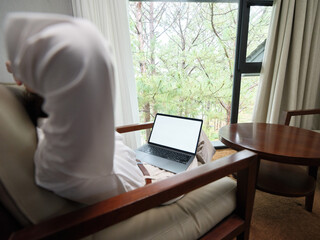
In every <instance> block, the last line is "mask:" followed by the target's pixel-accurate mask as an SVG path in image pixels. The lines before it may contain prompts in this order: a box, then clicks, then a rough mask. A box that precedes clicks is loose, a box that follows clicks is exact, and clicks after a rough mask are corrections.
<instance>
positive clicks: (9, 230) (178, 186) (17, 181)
mask: <svg viewBox="0 0 320 240" xmlns="http://www.w3.org/2000/svg"><path fill="white" fill-rule="evenodd" d="M0 124H1V129H0V151H1V154H0V223H1V226H2V227H1V230H0V239H7V238H8V237H10V239H78V238H85V239H109V238H110V239H129V238H130V239H144V238H145V239H150V238H151V236H152V238H154V239H157V238H160V237H161V238H169V239H170V237H171V238H172V237H174V239H199V238H201V239H233V238H234V237H237V238H238V239H248V238H249V229H250V221H251V215H252V208H253V201H254V195H255V182H256V175H257V157H256V155H255V154H254V153H252V152H250V151H246V150H245V151H241V152H238V153H236V154H234V155H231V156H228V157H225V158H221V159H219V160H216V161H214V162H210V163H208V164H205V165H203V166H200V167H198V168H196V169H193V170H190V171H187V172H184V173H181V174H177V175H175V176H174V177H171V178H168V179H166V180H162V181H159V182H156V183H153V184H149V185H146V186H144V187H142V188H139V189H136V190H133V191H131V192H127V193H123V194H120V195H118V196H115V197H112V198H110V199H107V200H104V201H101V202H99V203H97V204H94V205H91V206H85V205H82V204H79V203H75V202H72V201H69V200H66V199H63V198H61V197H59V196H57V195H55V194H54V193H52V192H50V191H47V190H45V189H42V188H40V187H38V186H36V184H35V183H34V177H33V176H34V167H33V154H34V151H35V148H36V133H35V128H34V127H33V125H32V123H31V122H30V119H29V118H28V116H27V114H26V112H25V111H24V109H23V108H22V106H21V105H20V104H19V102H18V101H17V100H16V99H15V98H14V97H13V96H12V95H11V94H10V92H9V91H8V90H7V89H6V88H4V87H1V86H0ZM151 126H152V123H151V124H150V123H148V124H139V125H130V126H125V127H120V128H118V129H117V131H119V132H128V131H135V130H141V129H146V128H150V127H151ZM234 172H237V176H238V177H237V182H235V181H234V180H231V179H230V178H228V177H225V176H228V175H229V174H232V173H234ZM183 194H185V196H184V197H183V198H182V199H181V200H179V201H178V202H176V203H173V204H171V205H168V206H161V204H162V203H164V202H167V201H169V200H171V199H173V198H175V197H178V196H181V195H183ZM168 226H169V227H171V228H172V226H173V229H171V230H170V229H169V227H168ZM159 234H160V235H159Z"/></svg>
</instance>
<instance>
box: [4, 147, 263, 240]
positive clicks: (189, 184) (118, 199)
mask: <svg viewBox="0 0 320 240" xmlns="http://www.w3.org/2000/svg"><path fill="white" fill-rule="evenodd" d="M257 168H258V161H257V155H256V154H255V153H253V152H250V151H248V150H243V151H241V152H238V153H236V154H233V155H230V156H227V157H225V158H221V159H218V160H216V161H214V162H210V163H208V164H205V165H202V166H200V167H198V168H195V169H192V170H190V171H186V172H183V173H181V174H177V175H175V176H173V177H171V178H168V179H165V180H162V181H159V182H156V183H153V184H149V185H146V186H144V187H142V188H138V189H136V190H133V191H130V192H127V193H123V194H120V195H118V196H115V197H113V198H110V199H107V200H105V201H102V202H99V203H97V204H94V205H92V206H88V207H84V208H82V209H79V210H77V211H75V212H71V213H68V214H65V215H62V216H59V217H56V218H54V219H51V220H48V221H45V222H42V223H39V224H37V225H34V226H30V227H27V228H25V229H22V230H20V231H18V232H16V233H14V234H13V235H12V236H11V238H10V239H43V238H48V239H75V238H82V237H85V236H87V235H90V234H93V233H95V232H98V231H100V230H102V229H104V228H106V227H108V226H111V225H113V224H116V223H118V222H121V221H123V220H125V219H128V218H130V217H132V216H134V215H136V214H138V213H141V212H143V211H145V210H148V209H151V208H153V207H156V206H159V205H160V204H161V203H164V202H166V201H169V200H171V199H173V198H176V197H178V196H181V195H183V194H185V193H188V192H190V191H192V190H194V189H197V188H199V187H201V186H204V185H206V184H208V183H210V182H213V181H215V180H217V179H220V178H222V177H224V176H227V175H229V174H231V173H234V172H237V209H238V210H237V211H236V213H237V215H239V216H240V218H242V219H244V220H246V219H247V218H251V213H252V206H253V199H254V192H255V182H256V175H257ZM249 222H250V221H249Z"/></svg>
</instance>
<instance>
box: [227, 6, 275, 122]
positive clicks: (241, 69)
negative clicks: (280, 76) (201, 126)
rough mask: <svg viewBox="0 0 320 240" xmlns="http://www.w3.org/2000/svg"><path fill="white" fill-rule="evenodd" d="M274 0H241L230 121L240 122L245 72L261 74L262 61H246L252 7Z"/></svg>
mask: <svg viewBox="0 0 320 240" xmlns="http://www.w3.org/2000/svg"><path fill="white" fill-rule="evenodd" d="M272 5H273V0H240V1H239V8H238V10H239V12H238V30H237V39H236V54H235V64H234V65H235V66H234V74H233V89H232V100H231V116H230V122H231V123H237V122H238V114H239V104H240V91H241V78H242V75H243V74H259V73H260V71H261V65H262V62H252V63H251V62H250V63H249V62H246V57H247V56H246V55H247V42H248V33H249V21H250V7H251V6H272Z"/></svg>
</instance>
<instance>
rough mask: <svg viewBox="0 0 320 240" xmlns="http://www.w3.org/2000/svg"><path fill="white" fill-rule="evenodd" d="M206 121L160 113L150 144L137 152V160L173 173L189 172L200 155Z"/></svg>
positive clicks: (155, 121) (155, 122) (155, 120)
mask: <svg viewBox="0 0 320 240" xmlns="http://www.w3.org/2000/svg"><path fill="white" fill-rule="evenodd" d="M202 122H203V121H202V119H195V118H186V117H180V116H172V115H167V114H161V113H158V114H157V115H156V117H155V119H154V123H153V128H152V131H151V133H150V137H149V140H148V143H147V144H145V145H143V146H141V147H140V148H138V149H137V150H135V152H136V157H137V159H139V160H140V161H141V162H145V163H149V164H151V165H153V166H156V167H159V168H162V169H165V170H167V171H170V172H173V173H180V172H183V171H185V170H186V169H187V168H188V167H189V165H190V164H191V163H192V161H193V159H194V157H195V155H196V151H197V146H198V142H199V138H200V133H201V128H202Z"/></svg>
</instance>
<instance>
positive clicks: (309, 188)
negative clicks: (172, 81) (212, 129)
mask: <svg viewBox="0 0 320 240" xmlns="http://www.w3.org/2000/svg"><path fill="white" fill-rule="evenodd" d="M219 135H220V141H221V142H222V143H224V144H225V145H226V146H228V147H231V148H233V149H236V150H242V149H248V150H251V151H254V152H256V153H258V155H259V158H260V159H261V162H260V169H259V174H258V178H257V189H259V190H262V191H265V192H268V193H272V194H277V195H281V196H287V197H302V196H305V197H306V209H307V210H308V211H312V206H313V199H314V192H315V186H316V178H317V170H318V166H319V165H320V134H319V133H316V132H313V131H310V130H305V129H302V128H296V127H290V126H285V125H278V124H266V123H237V124H231V125H227V126H225V127H222V128H221V129H220V130H219ZM301 166H308V171H306V169H303V167H301Z"/></svg>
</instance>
